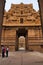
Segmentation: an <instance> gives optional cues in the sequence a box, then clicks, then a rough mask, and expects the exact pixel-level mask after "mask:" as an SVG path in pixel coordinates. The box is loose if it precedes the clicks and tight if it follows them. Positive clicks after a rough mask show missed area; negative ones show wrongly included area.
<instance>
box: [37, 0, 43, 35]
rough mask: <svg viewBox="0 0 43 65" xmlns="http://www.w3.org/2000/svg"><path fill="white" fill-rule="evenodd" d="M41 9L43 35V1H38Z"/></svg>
mask: <svg viewBox="0 0 43 65" xmlns="http://www.w3.org/2000/svg"><path fill="white" fill-rule="evenodd" d="M38 3H39V9H40V17H41V25H42V34H43V0H38Z"/></svg>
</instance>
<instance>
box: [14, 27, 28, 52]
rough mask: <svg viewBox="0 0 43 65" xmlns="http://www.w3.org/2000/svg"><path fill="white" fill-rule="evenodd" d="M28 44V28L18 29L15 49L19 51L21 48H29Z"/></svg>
mask: <svg viewBox="0 0 43 65" xmlns="http://www.w3.org/2000/svg"><path fill="white" fill-rule="evenodd" d="M27 44H28V30H26V29H24V28H19V29H18V30H17V31H16V46H15V50H16V51H18V50H20V48H22V49H24V50H27V49H28V48H27ZM22 49H21V50H22Z"/></svg>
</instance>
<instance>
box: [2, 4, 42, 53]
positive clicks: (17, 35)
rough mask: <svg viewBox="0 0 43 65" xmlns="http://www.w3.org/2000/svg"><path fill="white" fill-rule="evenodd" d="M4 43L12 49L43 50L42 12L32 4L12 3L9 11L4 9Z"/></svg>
mask: <svg viewBox="0 0 43 65" xmlns="http://www.w3.org/2000/svg"><path fill="white" fill-rule="evenodd" d="M2 45H4V46H5V47H7V46H8V47H9V50H10V51H18V50H20V49H21V48H23V49H24V50H26V51H27V50H28V51H40V52H42V51H43V39H42V28H41V21H40V12H39V11H38V12H37V11H36V10H34V9H33V5H32V4H23V3H21V4H12V5H11V8H10V9H9V11H8V12H6V11H4V18H3V26H2V37H1V46H2Z"/></svg>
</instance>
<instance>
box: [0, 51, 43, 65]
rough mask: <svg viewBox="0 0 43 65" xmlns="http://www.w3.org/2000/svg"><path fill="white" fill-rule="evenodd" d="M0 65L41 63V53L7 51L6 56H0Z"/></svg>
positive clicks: (42, 62)
mask: <svg viewBox="0 0 43 65" xmlns="http://www.w3.org/2000/svg"><path fill="white" fill-rule="evenodd" d="M0 65H43V53H39V52H26V51H17V52H9V57H8V58H6V57H5V58H2V57H1V56H0Z"/></svg>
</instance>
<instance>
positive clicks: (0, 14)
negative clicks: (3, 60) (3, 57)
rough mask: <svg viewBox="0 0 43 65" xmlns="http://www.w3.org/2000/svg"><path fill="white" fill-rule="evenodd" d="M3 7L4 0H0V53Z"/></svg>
mask: <svg viewBox="0 0 43 65" xmlns="http://www.w3.org/2000/svg"><path fill="white" fill-rule="evenodd" d="M4 6H5V0H0V52H1V33H2V23H3V14H4Z"/></svg>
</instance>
